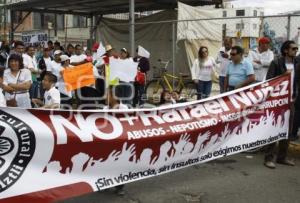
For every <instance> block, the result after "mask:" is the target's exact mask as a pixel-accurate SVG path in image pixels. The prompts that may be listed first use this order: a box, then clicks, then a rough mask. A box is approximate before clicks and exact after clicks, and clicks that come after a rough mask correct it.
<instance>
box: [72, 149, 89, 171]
mask: <svg viewBox="0 0 300 203" xmlns="http://www.w3.org/2000/svg"><path fill="white" fill-rule="evenodd" d="M89 160H90V157H89V156H88V155H87V154H84V153H80V154H77V155H75V156H73V157H72V159H71V161H72V168H71V173H78V174H80V173H82V172H83V171H84V165H86V164H87V163H88V162H89Z"/></svg>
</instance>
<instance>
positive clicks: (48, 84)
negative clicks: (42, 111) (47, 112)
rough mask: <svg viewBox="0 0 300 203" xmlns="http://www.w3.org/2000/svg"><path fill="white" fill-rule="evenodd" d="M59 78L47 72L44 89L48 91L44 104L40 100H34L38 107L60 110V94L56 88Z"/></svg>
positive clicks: (43, 82)
mask: <svg viewBox="0 0 300 203" xmlns="http://www.w3.org/2000/svg"><path fill="white" fill-rule="evenodd" d="M56 82H57V77H56V76H55V75H53V74H52V73H50V72H47V73H46V74H45V76H44V79H43V81H42V84H43V88H44V89H45V90H46V92H45V94H44V102H43V101H41V100H39V99H32V102H33V103H34V104H36V105H39V106H42V108H46V109H58V108H59V107H60V93H59V91H58V90H57V89H56V88H55V84H56Z"/></svg>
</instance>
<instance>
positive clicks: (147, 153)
mask: <svg viewBox="0 0 300 203" xmlns="http://www.w3.org/2000/svg"><path fill="white" fill-rule="evenodd" d="M152 154H153V151H152V149H148V148H146V149H144V150H143V152H142V153H141V156H140V158H139V160H137V163H138V164H139V165H142V166H143V165H153V162H154V161H155V160H152V161H151V156H152Z"/></svg>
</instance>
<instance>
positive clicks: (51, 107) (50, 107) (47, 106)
mask: <svg viewBox="0 0 300 203" xmlns="http://www.w3.org/2000/svg"><path fill="white" fill-rule="evenodd" d="M59 107H60V105H59V104H49V105H44V106H42V108H44V109H59Z"/></svg>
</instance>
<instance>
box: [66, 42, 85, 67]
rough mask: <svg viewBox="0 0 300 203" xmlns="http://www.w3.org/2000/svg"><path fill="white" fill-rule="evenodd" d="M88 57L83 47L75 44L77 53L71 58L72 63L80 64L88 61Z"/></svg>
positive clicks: (74, 64)
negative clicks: (83, 51) (83, 52)
mask: <svg viewBox="0 0 300 203" xmlns="http://www.w3.org/2000/svg"><path fill="white" fill-rule="evenodd" d="M86 57H87V56H86V55H85V54H82V47H81V46H80V45H79V44H77V45H76V46H75V55H73V56H71V58H70V62H71V65H73V66H78V65H81V64H84V63H86Z"/></svg>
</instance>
